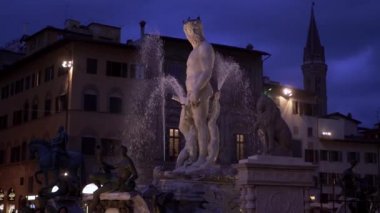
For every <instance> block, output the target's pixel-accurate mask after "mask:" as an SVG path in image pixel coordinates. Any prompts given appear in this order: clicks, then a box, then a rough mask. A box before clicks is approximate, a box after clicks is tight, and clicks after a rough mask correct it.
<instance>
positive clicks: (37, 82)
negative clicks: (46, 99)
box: [36, 71, 42, 86]
mask: <svg viewBox="0 0 380 213" xmlns="http://www.w3.org/2000/svg"><path fill="white" fill-rule="evenodd" d="M41 82H42V71H39V72H38V73H37V74H36V86H39V85H41Z"/></svg>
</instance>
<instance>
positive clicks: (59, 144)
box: [51, 126, 68, 168]
mask: <svg viewBox="0 0 380 213" xmlns="http://www.w3.org/2000/svg"><path fill="white" fill-rule="evenodd" d="M67 142H68V136H67V133H66V131H65V129H64V128H63V126H60V127H59V129H58V132H57V136H56V137H55V138H54V139H53V140H52V141H51V147H52V151H53V152H52V157H53V159H52V160H53V163H52V166H53V168H59V165H58V163H59V159H60V157H61V156H62V157H67V152H66V144H67Z"/></svg>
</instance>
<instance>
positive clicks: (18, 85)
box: [15, 79, 24, 95]
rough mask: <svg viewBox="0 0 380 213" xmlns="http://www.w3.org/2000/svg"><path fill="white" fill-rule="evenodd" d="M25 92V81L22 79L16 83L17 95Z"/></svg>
mask: <svg viewBox="0 0 380 213" xmlns="http://www.w3.org/2000/svg"><path fill="white" fill-rule="evenodd" d="M23 90H24V79H20V80H18V81H16V83H15V95H16V94H18V93H20V92H22V91H23Z"/></svg>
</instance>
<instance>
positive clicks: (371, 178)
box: [364, 174, 377, 187]
mask: <svg viewBox="0 0 380 213" xmlns="http://www.w3.org/2000/svg"><path fill="white" fill-rule="evenodd" d="M364 180H365V181H366V183H368V185H369V186H372V187H374V186H376V185H377V176H376V175H370V174H369V175H365V176H364Z"/></svg>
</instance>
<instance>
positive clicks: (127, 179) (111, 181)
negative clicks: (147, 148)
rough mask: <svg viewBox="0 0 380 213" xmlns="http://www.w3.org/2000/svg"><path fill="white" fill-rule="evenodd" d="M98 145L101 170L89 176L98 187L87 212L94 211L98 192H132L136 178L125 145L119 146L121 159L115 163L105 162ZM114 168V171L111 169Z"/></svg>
mask: <svg viewBox="0 0 380 213" xmlns="http://www.w3.org/2000/svg"><path fill="white" fill-rule="evenodd" d="M99 149H100V146H97V150H98V153H97V155H98V156H97V157H98V160H99V161H100V164H101V167H102V170H103V171H102V172H100V173H96V174H94V175H92V176H90V180H91V181H93V182H95V184H97V185H98V186H101V185H102V186H101V187H100V188H98V189H97V190H96V191H95V192H94V194H93V200H92V203H91V205H90V206H89V212H94V211H96V210H95V209H96V207H97V205H98V204H99V197H100V194H102V193H105V192H132V191H134V190H135V187H136V183H135V180H136V179H137V178H138V174H137V170H136V167H135V165H134V163H133V161H132V159H131V158H130V157H129V156H128V149H127V147H125V146H121V155H122V159H121V161H120V162H118V163H116V164H115V165H110V164H108V163H106V162H105V161H104V160H103V158H102V156H100V153H101V151H100V150H99ZM112 170H114V171H115V173H112V172H111V171H112Z"/></svg>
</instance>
